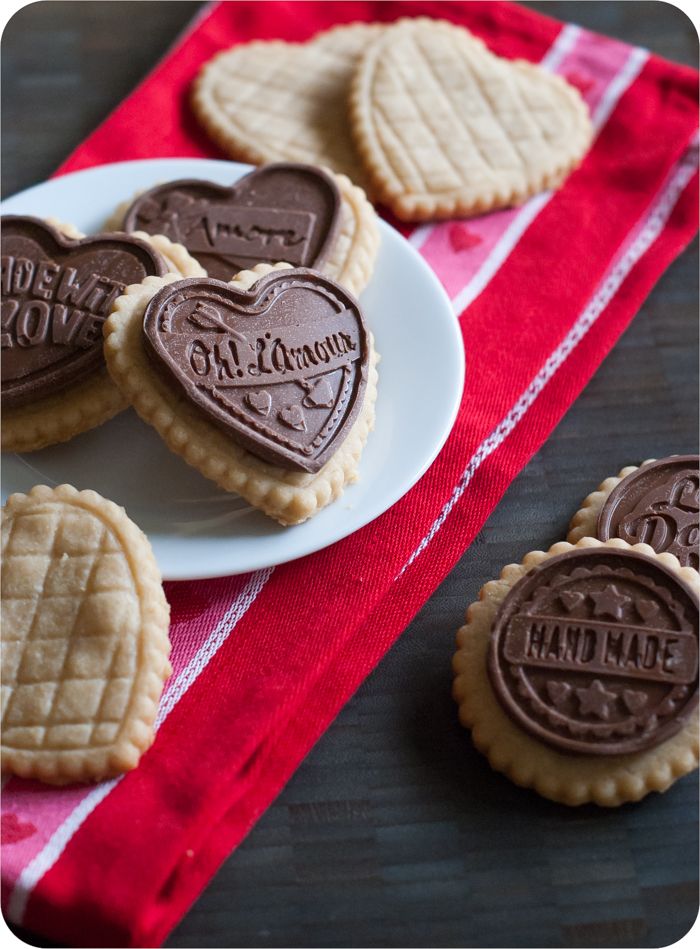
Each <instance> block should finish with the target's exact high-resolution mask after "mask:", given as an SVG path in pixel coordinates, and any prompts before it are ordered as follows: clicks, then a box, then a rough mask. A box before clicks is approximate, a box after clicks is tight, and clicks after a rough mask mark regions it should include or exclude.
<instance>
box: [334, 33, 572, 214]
mask: <svg viewBox="0 0 700 949" xmlns="http://www.w3.org/2000/svg"><path fill="white" fill-rule="evenodd" d="M350 115H351V120H352V125H353V133H354V137H355V142H356V145H357V146H358V149H359V151H360V154H361V155H362V159H363V161H364V163H365V165H366V168H367V171H368V173H369V175H370V178H371V180H372V184H373V186H374V187H375V188H376V189H377V191H378V192H379V196H380V198H381V199H383V200H385V201H387V202H388V203H389V204H390V205H391V206H392V208H393V210H394V211H395V212H396V213H397V214H398V215H399V216H401V217H405V218H408V219H416V220H420V219H423V218H425V217H428V216H430V215H431V214H434V215H435V216H438V217H440V216H450V215H451V214H456V213H462V214H468V213H475V212H480V211H484V210H487V209H488V208H490V207H501V206H504V205H508V204H511V203H515V202H517V201H520V200H523V199H524V198H525V197H527V196H528V195H529V194H531V193H534V192H535V191H537V190H541V189H542V188H543V187H548V186H553V185H554V184H557V183H559V181H560V180H561V178H562V177H563V176H564V175H565V174H566V173H567V172H568V171H569V170H570V169H571V167H573V165H574V164H576V162H577V161H578V160H579V159H580V157H581V155H582V154H583V152H584V151H585V149H586V147H587V146H588V143H589V141H590V136H591V132H590V122H589V120H588V114H587V109H586V106H585V104H584V103H583V100H582V99H581V97H580V95H579V94H578V92H577V91H576V90H575V89H573V87H570V86H569V85H568V84H567V83H566V82H565V81H564V80H563V79H561V78H560V77H558V76H552V75H549V74H547V73H545V72H544V71H543V70H541V69H539V68H538V67H536V66H534V65H532V64H531V63H528V62H524V61H520V60H517V61H509V60H504V59H501V58H500V57H496V56H494V55H493V54H491V53H490V52H489V51H488V50H487V48H486V47H485V45H484V44H483V43H482V41H481V40H479V39H477V38H476V37H474V36H472V35H471V34H470V33H468V32H467V31H466V30H463V29H459V28H457V27H454V26H452V25H451V24H447V23H444V22H440V21H430V20H424V19H416V20H403V21H399V22H398V23H397V24H396V25H395V26H394V27H392V28H390V29H389V30H387V31H386V32H385V33H383V34H382V35H381V36H379V37H378V38H377V39H376V40H375V41H374V43H373V44H372V45H371V46H370V47H369V49H368V50H367V52H366V53H365V56H364V58H363V60H362V62H361V63H360V65H359V67H358V70H357V72H356V74H355V78H354V81H353V87H352V91H351V97H350Z"/></svg>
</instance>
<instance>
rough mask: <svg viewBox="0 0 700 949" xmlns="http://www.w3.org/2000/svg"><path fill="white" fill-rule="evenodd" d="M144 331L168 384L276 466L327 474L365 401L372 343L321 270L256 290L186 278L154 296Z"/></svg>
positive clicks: (352, 303) (279, 278) (274, 276)
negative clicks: (324, 470)
mask: <svg viewBox="0 0 700 949" xmlns="http://www.w3.org/2000/svg"><path fill="white" fill-rule="evenodd" d="M143 327H144V338H145V345H146V351H147V353H148V355H149V356H150V358H151V359H152V360H153V361H154V363H155V365H156V367H157V368H158V369H159V370H160V371H161V372H162V374H163V375H164V378H165V379H166V380H167V381H168V383H169V384H170V385H171V386H173V387H174V388H175V389H176V390H177V391H178V392H179V393H180V394H182V395H184V396H185V397H186V398H187V399H188V400H189V401H190V402H192V403H193V404H194V405H196V406H197V408H198V409H200V410H201V411H202V412H204V413H205V414H206V416H207V417H208V418H209V419H210V420H211V421H212V422H214V423H216V424H217V425H218V426H219V427H221V428H222V429H223V430H224V431H226V432H227V433H228V434H229V435H230V436H231V437H232V438H234V439H235V441H236V442H237V443H238V444H240V445H241V446H242V447H243V448H245V449H247V450H248V451H250V452H251V453H252V454H254V455H257V456H258V457H259V458H262V459H263V460H265V461H269V462H271V463H272V464H276V465H279V466H281V467H284V468H290V469H292V470H298V471H307V472H316V471H318V470H319V468H321V467H322V466H323V464H324V463H325V462H326V461H327V460H328V458H330V457H331V455H332V454H334V452H335V451H336V450H337V448H338V447H339V446H340V444H341V442H342V441H343V439H344V438H345V436H346V435H347V433H348V431H349V428H350V426H351V425H352V423H353V422H354V420H355V418H356V417H357V414H358V412H359V410H360V407H361V405H362V401H363V397H364V390H365V385H366V381H367V367H368V359H369V341H368V336H367V330H366V328H365V324H364V320H363V317H362V313H361V310H360V307H359V304H358V303H357V301H356V300H355V299H354V298H353V297H351V296H350V295H349V294H348V293H347V291H345V290H344V289H343V288H342V287H341V286H339V285H338V284H337V283H335V282H334V281H332V280H330V279H329V278H327V277H324V276H323V275H322V274H320V273H317V272H315V271H311V270H305V269H296V270H278V271H274V272H272V273H270V274H267V275H266V276H265V277H263V278H261V279H260V280H258V282H257V283H255V284H254V285H253V286H252V287H251V288H250V289H249V290H240V289H238V288H236V287H234V286H231V285H229V284H226V283H223V282H221V281H218V280H213V279H211V278H193V279H190V280H181V281H178V282H177V283H172V284H169V285H168V286H167V287H164V288H163V289H162V290H161V291H160V292H159V293H157V294H156V295H155V296H154V297H153V299H152V300H151V301H150V303H149V305H148V307H147V309H146V312H145V314H144V322H143ZM314 393H318V398H315V396H314ZM268 400H269V401H268Z"/></svg>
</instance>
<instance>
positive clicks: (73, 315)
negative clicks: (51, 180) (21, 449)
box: [1, 215, 167, 409]
mask: <svg viewBox="0 0 700 949" xmlns="http://www.w3.org/2000/svg"><path fill="white" fill-rule="evenodd" d="M166 271H167V268H166V266H165V263H164V261H163V260H162V258H161V257H160V255H159V254H158V253H156V251H154V250H153V249H152V248H151V247H149V245H148V244H146V243H145V242H144V241H141V240H138V239H137V238H135V237H130V236H127V235H108V236H99V237H86V238H83V239H80V240H71V239H69V238H66V237H64V236H63V235H62V234H60V233H59V232H58V231H57V230H56V229H55V228H53V227H51V226H50V225H48V224H46V223H45V222H43V221H41V220H39V219H38V218H31V217H19V216H15V215H10V216H5V217H3V219H2V296H3V301H2V337H1V338H2V399H3V405H4V407H5V408H6V409H14V408H16V407H22V406H26V405H33V404H35V403H36V402H37V400H39V399H42V398H44V397H46V396H53V395H54V394H55V393H57V392H61V391H63V390H65V389H67V388H69V387H71V386H74V385H78V384H80V383H82V382H83V381H85V380H86V379H88V378H89V377H90V376H91V375H92V374H93V373H95V372H96V371H97V370H100V369H103V368H104V358H103V355H102V324H103V323H104V321H105V320H106V318H107V317H108V316H109V311H110V309H111V307H112V304H113V302H114V300H115V299H116V298H117V297H118V296H120V295H121V294H122V293H123V292H124V290H125V288H126V287H127V286H128V285H130V284H134V283H141V282H142V281H143V280H144V279H145V278H146V277H148V276H162V275H163V274H165V273H166Z"/></svg>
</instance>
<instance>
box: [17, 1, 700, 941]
mask: <svg viewBox="0 0 700 949" xmlns="http://www.w3.org/2000/svg"><path fill="white" fill-rule="evenodd" d="M405 15H429V16H435V17H443V18H446V19H449V20H453V21H455V22H458V23H460V24H462V25H464V26H467V27H469V28H470V29H471V30H473V31H474V33H476V34H477V35H479V36H481V37H482V38H483V39H484V40H485V41H486V43H487V44H488V45H489V46H490V47H491V48H492V49H493V50H494V51H495V52H496V53H499V54H502V55H504V56H507V57H523V58H526V59H529V60H532V61H534V62H540V63H542V64H543V65H544V66H545V67H546V68H548V69H550V70H553V71H556V72H558V73H561V74H563V75H564V76H566V78H567V79H568V80H569V81H570V82H572V83H574V84H575V85H576V86H577V87H578V88H579V89H580V90H581V92H582V94H583V96H584V97H585V98H586V100H587V102H588V104H589V106H590V110H591V115H592V117H593V122H594V125H595V128H596V133H597V134H596V139H595V142H594V144H593V146H592V148H591V150H590V153H589V154H588V155H587V157H586V159H585V161H584V162H583V164H582V165H581V167H580V168H579V169H578V170H577V171H576V172H575V173H574V174H573V175H572V176H571V177H570V178H569V180H568V181H567V182H566V184H565V186H564V187H563V188H562V189H561V190H560V191H558V192H556V193H555V194H550V193H547V194H543V195H539V196H537V197H535V198H533V199H532V200H530V201H529V202H528V203H527V204H525V205H524V206H523V207H521V208H518V209H515V210H509V211H503V212H499V213H494V214H490V215H486V216H483V217H481V218H477V219H472V220H470V221H465V222H459V221H453V222H445V223H441V224H437V225H425V226H421V227H418V228H415V229H412V230H410V229H409V230H408V231H407V234H408V236H409V239H410V240H411V242H412V243H413V244H414V246H415V247H417V248H418V249H419V250H420V252H421V253H422V254H423V255H424V257H425V258H426V260H427V261H428V262H429V263H430V264H431V266H432V267H433V268H434V270H435V271H436V273H437V274H438V276H439V278H440V279H441V280H442V282H443V284H444V286H445V288H446V290H447V292H448V294H449V296H450V298H451V299H452V301H453V305H454V309H455V313H456V315H457V316H458V317H459V319H460V325H461V327H462V332H463V336H464V345H465V348H466V353H467V361H468V369H467V382H466V388H465V392H464V398H463V401H462V405H461V408H460V412H459V416H458V418H457V422H456V424H455V428H454V431H453V432H452V435H451V436H450V438H449V440H448V442H447V444H446V446H445V448H444V450H443V451H442V453H441V454H440V456H439V458H438V459H437V461H436V462H435V463H434V464H433V466H432V467H431V468H430V470H429V471H428V472H427V474H426V475H425V476H424V477H423V478H422V479H421V481H420V482H419V483H418V484H417V485H416V486H415V487H414V488H413V489H412V490H411V491H410V493H409V494H408V495H407V496H406V497H404V498H403V499H402V500H401V501H400V502H399V503H397V504H396V505H395V506H394V507H393V508H391V509H390V510H389V511H387V512H386V513H385V514H384V515H383V516H382V517H380V518H379V519H378V520H377V521H375V522H374V523H372V524H371V525H369V526H368V527H366V528H364V529H363V530H361V531H358V532H357V533H355V534H353V535H352V536H350V537H348V538H346V539H345V540H343V541H341V542H339V543H337V544H335V545H334V546H333V547H331V548H329V549H327V550H324V551H321V552H319V553H317V554H314V555H313V556H310V557H307V558H305V559H303V560H300V561H297V562H295V563H290V564H287V565H285V566H281V567H277V568H275V569H265V570H259V571H258V572H256V573H253V574H250V575H247V576H243V577H231V578H224V579H220V580H216V581H208V582H198V583H181V584H169V585H168V587H167V594H168V597H169V599H170V602H171V604H172V608H173V621H172V629H171V637H172V641H173V665H174V673H173V676H172V678H171V679H170V681H169V682H168V684H167V686H166V690H165V693H164V696H163V700H162V704H161V708H160V712H159V717H158V734H157V739H156V741H155V743H154V745H153V747H152V748H151V749H150V751H149V752H148V753H147V754H146V755H145V756H144V758H143V761H142V763H141V764H140V766H139V767H138V768H137V769H136V770H135V771H134V772H132V773H130V774H128V775H127V776H125V777H122V778H120V779H117V780H113V781H108V782H103V783H101V784H98V785H97V786H94V787H90V788H75V787H73V788H65V789H62V790H59V789H52V788H45V787H42V786H41V785H39V784H35V783H30V782H23V781H20V780H17V779H12V780H10V782H9V783H8V784H7V786H6V787H5V789H4V794H3V815H2V830H3V854H2V855H3V868H2V883H3V907H4V910H5V913H6V914H7V915H8V917H9V918H10V919H12V920H14V921H15V922H17V923H22V924H23V925H25V926H27V927H29V928H30V929H33V930H37V931H39V932H42V933H44V934H46V935H48V936H50V937H51V938H53V939H55V940H59V941H62V942H66V943H68V944H72V945H90V946H106V945H110V946H112V945H113V946H154V945H158V944H160V942H161V941H162V940H163V939H164V938H165V936H166V935H167V933H168V932H169V930H170V929H171V928H172V927H173V926H174V925H175V923H177V921H178V920H179V918H180V917H181V916H182V914H183V913H184V912H185V911H186V910H187V908H188V906H189V905H190V904H191V903H192V901H193V900H194V899H195V897H196V896H197V895H198V893H199V892H200V891H201V890H202V888H203V887H204V886H205V885H206V883H207V881H208V880H209V878H210V877H211V875H212V874H213V873H214V872H215V870H216V869H217V867H218V866H219V864H220V863H221V861H222V860H223V859H224V858H225V856H226V855H227V854H228V853H229V852H230V851H231V849H232V848H234V847H235V846H236V845H237V844H238V843H239V842H240V840H241V838H242V837H243V836H244V835H245V834H246V833H247V832H248V830H250V828H251V827H252V825H253V824H254V823H255V821H256V820H257V818H258V817H259V816H260V814H261V813H262V812H263V811H264V809H265V808H266V807H267V806H268V804H269V803H270V802H271V801H272V799H273V798H274V797H275V795H276V794H277V793H278V792H279V790H280V788H281V787H282V786H283V784H284V782H285V781H286V780H287V779H288V778H289V776H290V775H291V774H292V772H293V771H294V769H295V768H296V767H297V765H298V764H299V762H300V761H301V759H302V758H303V757H304V755H305V754H306V753H307V752H308V750H309V748H310V747H311V746H312V745H313V743H314V742H315V741H316V739H317V738H318V737H319V736H320V735H321V734H322V732H323V730H324V729H325V728H326V727H327V726H328V724H329V723H330V721H331V720H332V719H333V717H334V716H335V715H336V714H337V712H338V710H339V709H340V708H341V706H342V705H343V703H344V702H346V701H347V699H348V698H349V696H350V695H351V694H352V693H353V691H354V690H355V689H356V688H357V687H358V685H359V684H360V683H361V682H362V680H363V679H364V678H365V677H366V676H367V674H368V673H369V672H370V670H371V669H372V668H373V667H374V665H375V664H376V663H377V662H378V661H379V659H380V658H381V657H382V655H383V654H384V653H385V652H386V651H387V649H388V648H389V647H390V646H391V644H392V643H393V642H394V640H395V639H396V637H397V636H398V635H399V634H400V633H401V631H402V630H403V629H404V628H405V626H406V625H407V623H408V622H409V621H410V620H411V618H412V617H413V616H414V615H415V613H416V612H417V611H418V610H419V609H420V607H421V606H422V604H423V603H424V602H425V600H426V599H427V598H428V597H429V596H430V594H431V593H432V592H433V590H434V589H435V587H436V586H437V585H438V584H439V583H440V581H441V580H442V579H443V578H444V577H445V575H446V574H447V573H448V572H449V570H450V569H451V568H452V567H453V565H454V564H455V562H456V561H457V560H458V558H459V557H460V555H461V554H462V553H463V552H464V550H465V549H466V548H467V547H468V545H469V544H470V542H471V541H472V539H473V538H474V536H475V535H476V533H477V532H478V531H479V529H480V528H481V526H482V525H483V523H484V521H485V519H486V518H487V517H488V515H489V513H490V512H491V511H492V509H493V508H494V506H495V505H496V504H497V503H498V501H499V499H500V498H501V496H502V495H503V493H504V491H505V489H506V488H507V486H508V484H509V483H510V482H511V480H512V479H513V478H514V477H515V475H516V474H517V473H518V472H519V471H520V470H521V469H522V467H523V466H524V465H525V464H526V463H527V461H528V460H529V459H530V458H531V457H532V455H533V454H534V452H536V451H537V449H538V448H539V447H540V445H542V443H543V442H544V440H545V439H546V438H547V436H548V435H549V433H550V432H551V431H552V429H553V427H554V426H555V425H556V424H557V422H558V421H559V420H560V419H561V417H562V415H563V414H564V413H565V412H566V410H567V409H568V407H569V406H570V405H571V404H572V402H573V401H574V399H575V398H576V396H577V395H578V393H579V392H580V391H581V389H582V388H583V387H584V385H585V384H586V383H587V381H588V380H589V379H590V377H591V375H592V374H593V373H594V372H595V370H596V368H597V367H598V365H599V364H600V362H601V361H602V359H603V358H604V356H605V355H606V353H607V352H608V351H609V350H610V348H611V347H612V346H613V345H614V343H615V341H616V340H617V338H618V337H619V335H620V333H622V331H623V330H624V329H625V327H626V326H627V324H628V323H629V321H630V320H631V319H632V317H633V316H634V314H635V313H636V312H637V310H638V309H639V307H640V305H641V303H642V301H643V300H644V298H645V296H646V295H647V294H648V293H649V291H650V289H651V287H652V286H653V284H654V282H655V281H656V280H657V279H658V277H659V275H660V274H661V273H662V271H663V270H664V268H665V267H667V266H668V264H669V263H670V262H671V261H672V260H673V259H674V257H676V256H677V255H678V254H679V253H680V252H681V250H682V249H683V247H685V245H686V244H687V243H688V241H689V240H690V239H691V237H692V236H693V234H694V233H695V231H696V228H697V202H698V174H697V164H698V160H697V153H698V137H697V124H698V111H697V74H696V73H695V72H694V71H692V70H690V69H687V68H684V67H681V66H677V65H674V64H672V63H668V62H665V61H663V60H661V59H659V58H658V57H656V56H653V55H650V54H649V53H648V52H647V51H646V50H643V49H639V48H632V47H630V46H627V45H625V44H623V43H620V42H618V41H616V40H611V39H607V38H605V37H602V36H597V35H594V34H592V33H590V32H587V31H586V30H583V29H580V28H579V27H576V26H573V25H570V24H567V25H562V24H561V23H558V22H556V21H554V20H551V19H548V18H545V17H542V16H540V15H538V14H535V13H533V12H531V11H528V10H526V9H522V8H520V7H518V6H516V5H514V4H510V3H495V2H488V3H481V2H469V3H458V2H454V3H445V2H412V3H404V2H395V3H375V2H357V3H313V2H296V3H286V2H285V3H283V2H269V3H248V2H241V3H222V4H218V5H214V6H209V7H206V8H205V9H204V10H203V11H202V14H201V15H200V17H199V18H198V19H197V20H196V22H195V23H194V24H193V26H192V27H191V29H190V30H189V31H188V32H187V34H186V35H185V36H183V37H181V38H180V40H179V42H178V44H177V45H176V47H175V48H174V49H173V50H172V51H171V52H170V53H169V54H168V55H167V56H166V58H165V59H164V60H163V61H162V62H161V63H160V64H159V65H158V66H157V67H156V68H155V69H154V71H153V72H152V73H151V74H150V75H149V76H148V77H147V78H146V80H145V81H144V82H143V83H142V84H141V86H139V87H138V89H137V90H136V91H135V92H134V93H133V94H132V95H131V96H130V97H129V98H128V99H127V100H126V101H125V102H124V103H122V104H121V105H120V106H119V107H118V108H117V109H116V110H115V112H114V113H113V114H112V115H111V116H109V118H108V119H107V120H106V121H105V122H104V123H103V124H102V125H101V126H100V127H99V128H98V129H97V131H96V132H95V133H94V134H93V135H91V136H90V138H88V140H87V141H86V142H84V143H83V144H82V145H81V146H80V147H79V148H78V149H77V150H76V152H75V153H74V154H73V155H72V156H71V157H70V158H69V159H68V161H67V162H66V163H65V164H64V165H63V166H62V168H61V169H60V171H61V172H68V171H74V170H76V169H79V168H85V167H88V166H90V165H95V164H100V163H103V162H112V161H117V160H122V159H133V158H144V157H156V156H183V155H185V156H188V155H192V156H209V157H216V156H218V155H219V153H218V152H217V150H216V149H215V148H214V146H212V145H211V143H210V142H209V141H208V140H207V139H206V137H205V136H204V135H203V134H202V133H201V132H200V131H199V130H198V128H197V126H196V124H195V122H194V120H193V118H192V116H191V115H190V113H189V111H188V107H187V90H188V88H189V85H190V83H191V80H192V78H193V77H194V75H195V74H196V72H197V70H198V68H199V66H200V65H201V64H202V62H204V61H205V60H206V59H208V58H209V57H210V56H211V55H212V54H214V53H215V52H217V50H219V49H221V48H223V47H227V46H230V45H232V44H235V43H240V42H244V41H247V40H250V39H253V38H268V37H281V38H284V39H289V40H303V39H306V38H308V37H310V36H311V35H313V33H315V32H316V31H317V30H319V29H323V28H326V27H328V26H330V25H332V24H334V23H339V22H350V21H353V20H373V19H377V20H391V19H394V18H396V17H398V16H405ZM380 385H381V380H380ZM380 398H381V393H380ZM445 662H446V665H445V676H446V677H448V678H449V657H446V658H445Z"/></svg>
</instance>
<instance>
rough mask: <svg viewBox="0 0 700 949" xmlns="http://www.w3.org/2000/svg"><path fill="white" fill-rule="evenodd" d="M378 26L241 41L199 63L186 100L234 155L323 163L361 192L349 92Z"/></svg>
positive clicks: (362, 180)
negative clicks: (290, 39) (296, 39)
mask: <svg viewBox="0 0 700 949" xmlns="http://www.w3.org/2000/svg"><path fill="white" fill-rule="evenodd" d="M382 29H383V27H382V26H381V25H380V24H365V23H353V24H351V25H349V26H339V27H335V28H334V29H332V30H328V31H327V32H325V33H319V34H318V35H317V36H316V37H314V39H312V40H311V41H310V42H308V43H284V42H281V41H272V42H267V41H266V42H257V43H246V44H241V45H240V46H235V47H233V48H232V49H228V50H224V51H223V52H221V53H219V54H217V55H216V56H215V57H214V58H213V59H211V60H209V62H208V63H206V64H205V66H204V67H203V69H202V70H201V72H200V73H199V76H198V77H197V80H196V82H195V85H194V89H193V94H192V106H193V109H194V113H195V115H196V116H197V119H198V120H199V122H200V123H201V124H202V125H203V126H204V128H205V129H206V131H207V133H208V134H209V135H210V136H211V138H212V139H214V141H215V142H216V143H217V144H218V145H219V146H220V147H221V148H222V149H223V150H224V151H225V152H226V153H227V154H228V155H230V156H231V157H232V158H237V159H239V160H241V161H250V162H253V163H254V164H256V165H259V164H263V163H264V162H269V161H293V162H309V163H310V164H313V165H326V166H328V167H329V168H331V169H332V170H333V171H336V172H340V173H341V174H344V175H347V176H348V177H349V178H350V179H351V180H352V181H353V182H355V184H357V185H360V187H362V188H364V190H365V191H367V188H366V186H365V175H364V170H363V167H362V163H361V162H360V161H359V159H358V157H357V155H356V153H355V149H354V147H353V144H352V139H351V137H350V131H349V128H348V123H347V98H348V88H349V84H350V80H351V78H352V74H353V71H354V69H355V66H356V64H357V60H358V58H359V56H360V54H361V53H362V51H363V50H364V48H365V47H366V46H367V43H368V42H370V41H371V40H372V39H373V38H374V37H376V36H377V35H379V33H381V31H382Z"/></svg>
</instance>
